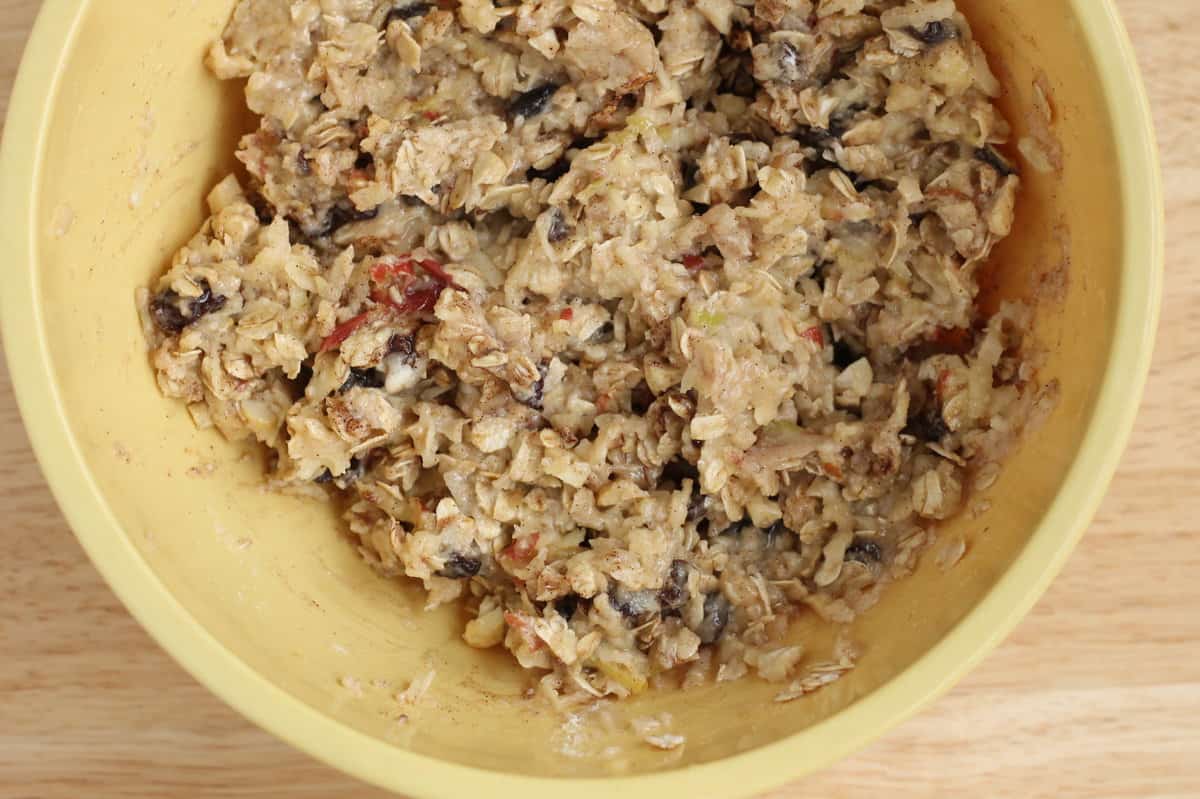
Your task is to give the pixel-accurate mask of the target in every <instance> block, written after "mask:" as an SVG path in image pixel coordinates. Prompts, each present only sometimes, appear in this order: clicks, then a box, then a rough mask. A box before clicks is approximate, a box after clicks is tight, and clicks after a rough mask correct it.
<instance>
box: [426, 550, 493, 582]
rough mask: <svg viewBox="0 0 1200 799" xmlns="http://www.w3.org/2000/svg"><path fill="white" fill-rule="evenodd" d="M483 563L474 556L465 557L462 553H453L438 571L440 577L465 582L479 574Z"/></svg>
mask: <svg viewBox="0 0 1200 799" xmlns="http://www.w3.org/2000/svg"><path fill="white" fill-rule="evenodd" d="M482 567H483V561H481V560H480V559H479V558H478V557H476V556H474V555H464V554H463V553H461V552H454V553H451V555H450V557H448V558H446V563H445V565H443V566H442V568H440V569H438V570H437V575H438V576H439V577H449V578H450V579H451V580H464V579H466V578H468V577H474V576H475V575H477V574H479V570H480V568H482Z"/></svg>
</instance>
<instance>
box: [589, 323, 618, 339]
mask: <svg viewBox="0 0 1200 799" xmlns="http://www.w3.org/2000/svg"><path fill="white" fill-rule="evenodd" d="M613 331H614V328H613V323H612V322H605V323H604V324H602V325H600V327H598V328H596V329H595V330H593V331H592V334H591V335H590V336H588V339H587V343H588V344H607V343H608V342H610V341H612V340H613Z"/></svg>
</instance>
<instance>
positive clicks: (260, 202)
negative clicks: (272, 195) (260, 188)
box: [246, 192, 275, 225]
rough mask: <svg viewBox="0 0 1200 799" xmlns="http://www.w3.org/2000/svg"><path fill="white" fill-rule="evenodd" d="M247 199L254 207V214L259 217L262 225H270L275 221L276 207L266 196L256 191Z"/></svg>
mask: <svg viewBox="0 0 1200 799" xmlns="http://www.w3.org/2000/svg"><path fill="white" fill-rule="evenodd" d="M246 201H247V202H249V203H250V207H251V208H253V209H254V215H255V216H257V217H258V222H259V224H260V225H269V224H271V223H272V222H274V221H275V208H274V206H272V205H271V203H269V202H267V198H266V197H263V196H262V195H261V194H259V193H258V192H254V193H253V194H251V195H250V196H249V197H248V198H246Z"/></svg>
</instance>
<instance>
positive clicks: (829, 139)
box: [792, 125, 837, 150]
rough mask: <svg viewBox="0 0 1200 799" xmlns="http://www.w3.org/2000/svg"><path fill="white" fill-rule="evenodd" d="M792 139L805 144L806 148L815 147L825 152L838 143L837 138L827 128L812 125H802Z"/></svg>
mask: <svg viewBox="0 0 1200 799" xmlns="http://www.w3.org/2000/svg"><path fill="white" fill-rule="evenodd" d="M792 138H794V139H795V140H796V141H798V142H800V143H801V144H803V145H804V146H805V147H815V148H816V149H818V150H824V149H826V148H829V147H832V146H833V145H834V144H835V143H836V142H837V138H836V137H835V136H834V135H833V133H832V132H830V131H828V130H826V129H825V128H817V127H813V126H812V125H801V126H800V128H799V129H797V130H796V132H795V133H793V134H792Z"/></svg>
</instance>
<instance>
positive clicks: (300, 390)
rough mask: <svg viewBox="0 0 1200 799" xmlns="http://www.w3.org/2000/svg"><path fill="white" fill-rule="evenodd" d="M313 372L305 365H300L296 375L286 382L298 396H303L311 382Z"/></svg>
mask: <svg viewBox="0 0 1200 799" xmlns="http://www.w3.org/2000/svg"><path fill="white" fill-rule="evenodd" d="M312 376H313V370H312V367H311V366H309V365H308V364H307V363H301V364H300V371H299V372H297V373H296V377H295V378H293V379H292V380H289V381H288V382H289V383H290V384H291V386H292V390H294V391H295V392H296V393H297V394H298V395H303V394H304V391H305V390H306V389H307V388H308V384H309V383H310V382H312Z"/></svg>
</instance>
